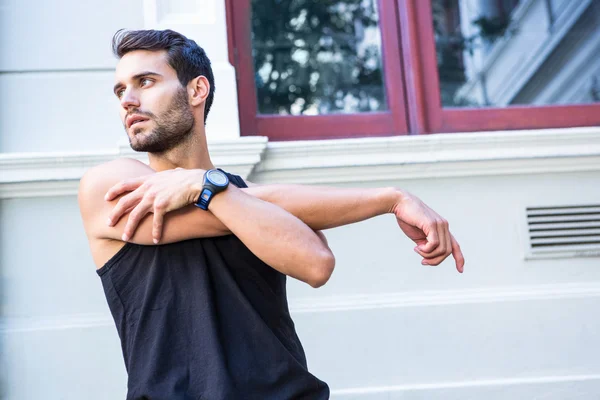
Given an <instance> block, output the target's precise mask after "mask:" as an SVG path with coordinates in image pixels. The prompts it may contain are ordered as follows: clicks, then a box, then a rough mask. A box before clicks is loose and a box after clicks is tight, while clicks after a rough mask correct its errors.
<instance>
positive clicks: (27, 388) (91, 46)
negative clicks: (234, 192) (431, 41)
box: [0, 0, 600, 400]
mask: <svg viewBox="0 0 600 400" xmlns="http://www.w3.org/2000/svg"><path fill="white" fill-rule="evenodd" d="M167 26H169V27H173V28H175V27H177V29H180V30H181V31H182V32H183V33H185V34H188V35H190V36H191V37H193V38H194V39H196V40H197V41H198V43H199V44H200V45H202V46H204V47H205V48H206V50H207V52H208V54H209V56H210V57H211V59H212V60H213V65H214V67H215V73H216V75H217V77H216V80H217V95H216V98H215V106H214V110H213V111H212V112H211V117H210V118H209V126H208V130H209V139H210V140H211V143H212V144H211V146H212V147H211V149H212V150H211V151H213V152H214V153H215V154H217V155H218V157H217V159H218V162H217V163H218V164H219V165H221V166H224V167H226V168H227V169H230V170H232V171H233V172H238V173H242V174H243V175H245V176H248V175H250V179H251V180H254V181H257V182H296V183H318V184H331V185H338V186H360V187H364V188H365V189H366V190H367V188H368V187H371V186H389V185H395V186H399V187H403V188H406V189H408V190H410V191H412V192H414V193H415V194H417V195H419V196H420V197H421V198H423V200H425V201H426V202H427V203H428V204H430V205H431V206H432V207H434V208H435V209H436V210H437V211H439V212H440V213H441V214H442V215H444V216H445V217H446V218H448V219H449V220H450V222H451V227H452V230H453V232H454V234H455V236H456V237H457V238H458V239H459V241H460V243H461V245H462V247H463V249H464V252H465V255H466V257H467V264H466V272H465V274H464V275H459V274H458V273H456V272H455V270H454V267H453V265H452V262H451V261H446V262H445V263H444V264H443V265H442V266H440V267H436V268H431V267H422V266H420V264H419V258H418V257H417V255H416V254H415V253H413V251H412V247H413V246H412V245H411V243H410V241H409V240H407V239H406V238H405V237H403V235H402V234H401V232H400V231H399V229H398V228H397V226H396V225H395V222H394V221H393V218H391V217H389V216H388V217H379V218H376V219H373V220H371V221H368V222H365V223H362V224H360V225H355V226H349V227H344V228H339V229H335V230H332V231H330V232H328V233H327V234H328V238H329V241H330V244H331V247H332V248H333V250H334V252H335V253H336V256H337V267H336V271H335V273H334V276H333V278H332V280H331V281H330V282H329V283H328V284H327V285H326V286H325V287H323V288H322V289H319V290H314V289H311V288H309V287H307V286H305V285H301V284H299V283H298V282H294V281H293V280H291V279H290V283H289V296H290V307H291V309H292V313H293V317H294V319H295V321H296V324H297V329H298V332H299V335H300V337H301V339H302V341H303V344H304V346H305V349H306V352H307V356H308V362H309V366H310V367H311V369H312V370H313V371H314V372H315V373H316V374H317V375H319V376H320V377H322V378H323V379H325V380H326V381H328V382H329V383H330V385H331V388H332V390H333V394H334V396H333V397H334V398H338V399H384V398H385V399H392V398H394V399H396V398H402V399H463V398H468V397H471V398H478V399H479V398H485V399H505V398H533V397H535V396H538V397H542V396H544V395H545V397H544V398H547V399H555V400H559V399H564V398H571V397H576V396H579V397H581V398H594V397H593V396H594V395H595V394H597V393H600V363H599V362H598V361H597V360H598V359H600V357H599V356H600V354H598V349H600V339H598V336H597V334H596V333H597V332H598V330H599V329H600V326H599V324H600V323H599V322H598V320H597V318H595V315H596V314H597V309H598V307H599V306H600V269H599V268H598V267H599V266H600V260H599V259H598V257H590V258H564V259H548V260H529V261H526V260H525V259H524V256H523V254H524V241H525V239H524V230H523V219H522V218H523V214H524V208H525V207H526V206H540V205H561V204H573V203H574V204H579V203H584V204H598V203H599V202H600V187H599V186H598V185H597V182H598V180H599V178H600V167H599V166H600V131H598V130H594V129H591V130H589V129H588V130H586V129H580V130H557V131H551V132H550V131H549V132H512V133H501V134H498V135H493V134H491V133H483V134H468V135H432V136H429V137H405V138H379V139H364V140H356V141H352V140H350V141H323V142H313V143H302V142H295V143H285V144H268V145H267V143H266V142H265V141H264V140H263V139H261V138H252V139H248V138H244V139H239V138H238V137H239V128H238V126H237V101H236V100H235V96H236V94H235V81H234V75H233V69H232V68H231V66H230V65H229V64H228V63H227V53H226V38H225V17H224V4H223V2H222V1H219V0H210V1H209V0H203V1H192V0H188V1H183V0H182V1H175V0H172V1H170V2H169V1H158V0H156V1H152V0H147V1H142V0H137V1H133V0H132V1H127V2H122V1H117V0H109V1H104V2H94V3H89V2H77V1H73V0H69V1H63V2H58V1H53V2H42V1H33V0H27V1H24V0H5V2H4V4H3V5H2V7H0V33H1V34H0V49H1V50H0V51H1V57H0V152H3V153H15V152H19V153H21V152H43V154H29V153H28V154H12V155H10V154H0V293H1V297H0V299H1V308H0V310H1V314H0V345H1V346H2V347H1V349H0V379H1V380H0V389H1V390H0V398H3V399H4V398H6V399H8V400H20V399H38V398H47V399H65V400H67V399H90V400H93V399H113V398H123V397H124V393H125V384H126V376H125V369H124V366H123V360H122V356H121V352H120V346H119V341H118V337H117V333H116V329H115V327H114V323H113V321H112V319H111V316H110V314H109V311H108V307H107V305H106V301H105V299H104V294H103V291H102V287H101V283H100V280H99V278H98V277H97V275H96V272H95V271H94V266H93V263H92V260H91V256H90V254H89V250H88V247H87V243H86V239H85V235H84V232H83V228H82V224H81V222H80V219H79V211H78V209H77V201H76V197H75V193H76V189H77V182H78V178H79V177H80V176H81V174H82V172H83V171H84V170H85V169H86V168H88V167H89V166H91V165H94V164H96V163H98V162H102V161H106V160H108V159H111V158H113V157H116V156H119V155H121V156H133V154H132V153H127V152H124V150H123V149H118V148H117V141H119V140H121V141H122V139H123V138H124V132H123V130H122V126H121V124H120V122H119V120H118V117H117V110H116V109H117V103H116V100H114V99H113V98H112V93H111V90H110V88H111V87H112V83H113V82H112V72H113V68H114V65H115V60H114V59H113V58H112V55H111V54H110V39H111V38H112V34H113V33H114V31H115V30H116V29H118V28H121V27H127V28H143V27H160V28H162V27H167ZM208 38H210V40H208ZM24 49H27V51H25V50H24ZM92 151H93V154H92V153H90V154H88V152H92ZM48 152H50V153H52V152H60V154H48ZM70 152H74V155H69V154H68V153H70ZM251 170H253V172H252V173H250V171H251ZM368 179H372V180H373V181H372V182H371V183H367V180H368Z"/></svg>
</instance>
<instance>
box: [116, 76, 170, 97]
mask: <svg viewBox="0 0 600 400" xmlns="http://www.w3.org/2000/svg"><path fill="white" fill-rule="evenodd" d="M144 76H159V77H162V75H161V74H159V73H158V72H152V71H144V72H140V73H139V74H135V75H134V76H133V77H132V78H131V79H132V80H134V81H135V80H138V79H140V78H143V77H144ZM121 86H123V84H122V83H121V82H119V83H117V84H116V85H115V86H114V87H113V93H116V92H117V89H119V88H120V87H121Z"/></svg>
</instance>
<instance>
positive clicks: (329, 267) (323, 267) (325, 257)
mask: <svg viewBox="0 0 600 400" xmlns="http://www.w3.org/2000/svg"><path fill="white" fill-rule="evenodd" d="M316 258H317V260H313V273H312V276H311V279H310V280H309V281H308V282H307V283H308V284H309V285H310V286H312V287H313V288H315V289H317V288H320V287H321V286H323V285H325V284H326V283H327V281H329V278H331V274H333V269H334V268H335V257H334V255H333V253H332V252H331V250H330V249H329V248H327V249H325V250H323V251H322V252H321V254H319V255H318V257H316Z"/></svg>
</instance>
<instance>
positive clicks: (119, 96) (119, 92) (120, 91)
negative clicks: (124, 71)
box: [115, 89, 125, 99]
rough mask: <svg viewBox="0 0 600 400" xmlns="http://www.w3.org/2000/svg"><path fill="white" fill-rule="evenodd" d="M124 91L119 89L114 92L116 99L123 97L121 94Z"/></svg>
mask: <svg viewBox="0 0 600 400" xmlns="http://www.w3.org/2000/svg"><path fill="white" fill-rule="evenodd" d="M124 91H125V89H119V90H117V91H116V92H115V94H116V95H117V97H118V98H119V99H120V98H121V97H123V92H124Z"/></svg>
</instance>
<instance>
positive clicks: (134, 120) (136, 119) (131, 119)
mask: <svg viewBox="0 0 600 400" xmlns="http://www.w3.org/2000/svg"><path fill="white" fill-rule="evenodd" d="M144 121H148V118H146V117H142V116H141V115H136V114H134V115H130V116H128V117H127V120H126V124H127V128H128V129H129V128H131V127H132V126H133V125H135V124H138V123H140V122H144Z"/></svg>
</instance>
